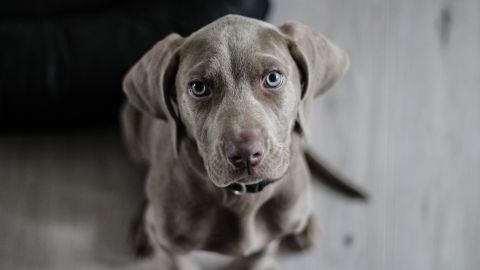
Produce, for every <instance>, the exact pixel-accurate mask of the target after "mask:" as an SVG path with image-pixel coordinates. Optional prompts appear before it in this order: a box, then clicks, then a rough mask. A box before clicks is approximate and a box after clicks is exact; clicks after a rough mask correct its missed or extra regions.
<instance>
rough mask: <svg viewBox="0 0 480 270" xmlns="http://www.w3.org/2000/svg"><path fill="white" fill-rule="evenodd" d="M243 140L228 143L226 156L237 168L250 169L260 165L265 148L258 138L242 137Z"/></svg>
mask: <svg viewBox="0 0 480 270" xmlns="http://www.w3.org/2000/svg"><path fill="white" fill-rule="evenodd" d="M242 138H243V139H241V140H236V141H233V142H228V143H227V144H226V149H225V154H226V156H227V158H228V160H229V161H230V163H232V164H233V165H234V166H235V167H237V168H239V169H243V168H247V169H250V168H253V167H255V166H257V165H258V164H260V162H261V161H262V159H263V154H264V150H265V147H264V146H263V143H262V142H261V141H260V140H259V139H258V138H257V137H256V136H251V135H250V136H242Z"/></svg>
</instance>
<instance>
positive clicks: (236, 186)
mask: <svg viewBox="0 0 480 270" xmlns="http://www.w3.org/2000/svg"><path fill="white" fill-rule="evenodd" d="M278 180H280V178H278V179H266V180H262V181H260V182H257V183H255V184H248V185H247V184H243V183H233V184H230V185H228V186H226V187H225V188H226V189H228V190H231V191H232V192H233V194H235V195H243V194H245V193H257V192H262V191H263V189H264V188H265V187H266V186H268V185H270V184H273V183H275V182H276V181H278Z"/></svg>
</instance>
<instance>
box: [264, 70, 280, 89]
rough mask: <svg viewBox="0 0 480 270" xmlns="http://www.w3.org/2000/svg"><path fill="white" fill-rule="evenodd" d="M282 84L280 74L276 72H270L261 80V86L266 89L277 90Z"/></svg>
mask: <svg viewBox="0 0 480 270" xmlns="http://www.w3.org/2000/svg"><path fill="white" fill-rule="evenodd" d="M282 82H283V77H282V74H280V72H278V71H270V72H269V73H268V74H267V75H266V76H265V78H264V79H263V85H264V87H266V88H277V87H279V86H280V85H281V84H282Z"/></svg>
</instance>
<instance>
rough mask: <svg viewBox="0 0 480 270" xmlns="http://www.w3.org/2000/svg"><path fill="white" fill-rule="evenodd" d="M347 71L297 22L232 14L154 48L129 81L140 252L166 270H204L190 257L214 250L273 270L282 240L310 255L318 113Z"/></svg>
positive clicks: (126, 121)
mask: <svg viewBox="0 0 480 270" xmlns="http://www.w3.org/2000/svg"><path fill="white" fill-rule="evenodd" d="M348 67H349V58H348V55H347V54H346V53H345V52H344V51H343V50H342V49H340V48H339V47H337V46H336V45H334V44H333V43H332V42H330V41H329V40H328V39H327V38H326V37H325V36H323V35H322V34H320V33H317V32H316V31H314V30H313V29H311V28H309V27H308V26H306V25H304V24H302V23H299V22H295V21H290V22H287V23H285V24H284V25H282V26H280V27H276V26H273V25H271V24H269V23H266V22H263V21H259V20H255V19H250V18H246V17H242V16H237V15H227V16H225V17H222V18H220V19H218V20H216V21H214V22H212V23H210V24H209V25H207V26H205V27H203V28H201V29H200V30H198V31H196V32H194V33H193V34H191V35H190V36H188V37H181V36H179V35H177V34H170V35H169V36H167V37H166V38H164V39H163V40H161V41H159V42H158V43H157V44H156V45H154V47H153V48H152V49H151V50H150V51H149V52H147V53H146V54H145V55H144V56H143V57H142V58H141V59H140V61H138V62H137V63H136V64H135V65H134V66H133V67H132V68H131V69H130V71H129V72H128V73H127V75H126V76H125V78H124V81H123V89H124V92H125V94H126V96H127V98H128V101H127V103H126V104H125V106H124V108H123V111H122V126H123V133H124V137H125V141H126V144H127V147H128V150H129V152H130V154H131V156H132V157H133V158H134V159H136V160H140V161H143V162H145V163H146V164H147V165H148V175H147V177H146V197H147V203H146V207H145V210H144V212H143V213H142V217H141V219H140V222H139V223H138V229H139V231H138V232H137V234H136V241H137V245H139V248H141V247H143V250H144V251H152V252H153V253H154V254H155V255H156V256H158V257H159V258H161V260H162V265H161V266H160V269H167V270H173V269H197V268H196V267H197V266H196V265H195V264H194V262H192V260H191V259H190V258H189V253H190V252H191V251H194V250H206V251H213V252H218V253H221V254H226V255H231V256H233V257H234V259H233V261H232V263H231V264H230V265H229V266H228V267H227V268H226V269H246V270H254V269H256V270H264V269H265V270H266V269H277V267H278V266H277V265H276V263H275V260H274V253H275V251H276V249H277V247H278V245H279V243H281V242H283V243H286V244H287V245H289V246H292V247H296V248H297V249H306V248H308V247H309V246H311V244H312V243H313V236H314V228H315V226H314V218H313V216H312V203H311V191H310V189H311V188H310V185H311V184H310V181H311V180H310V179H311V174H310V171H309V165H310V167H311V165H312V164H313V166H315V164H316V165H318V164H317V163H316V162H315V160H313V161H312V158H311V155H310V156H309V155H307V156H305V151H304V145H305V141H307V140H308V137H309V128H308V126H309V118H310V117H309V112H310V108H311V106H312V102H313V100H314V98H316V97H318V96H320V95H321V94H323V93H325V92H326V91H327V90H328V89H329V88H331V87H332V85H334V84H335V82H337V81H338V80H339V79H340V78H341V77H342V76H343V74H344V73H345V72H346V70H347V69H348ZM309 157H310V158H309ZM322 168H323V167H321V168H320V169H322ZM315 172H316V173H318V166H317V170H316V171H315ZM320 174H321V172H320ZM347 189H348V187H347ZM353 192H354V193H355V189H353ZM358 194H360V193H358ZM358 194H357V195H358ZM359 196H361V194H360V195H359Z"/></svg>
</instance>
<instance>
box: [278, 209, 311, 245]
mask: <svg viewBox="0 0 480 270" xmlns="http://www.w3.org/2000/svg"><path fill="white" fill-rule="evenodd" d="M315 236H316V227H315V218H314V217H313V216H311V217H310V218H309V219H308V223H307V226H305V229H304V230H303V231H302V232H300V233H298V234H289V235H286V236H285V237H284V238H283V239H282V242H281V246H282V248H285V249H287V250H289V251H294V252H301V251H306V250H309V249H312V248H313V247H314V246H315Z"/></svg>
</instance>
